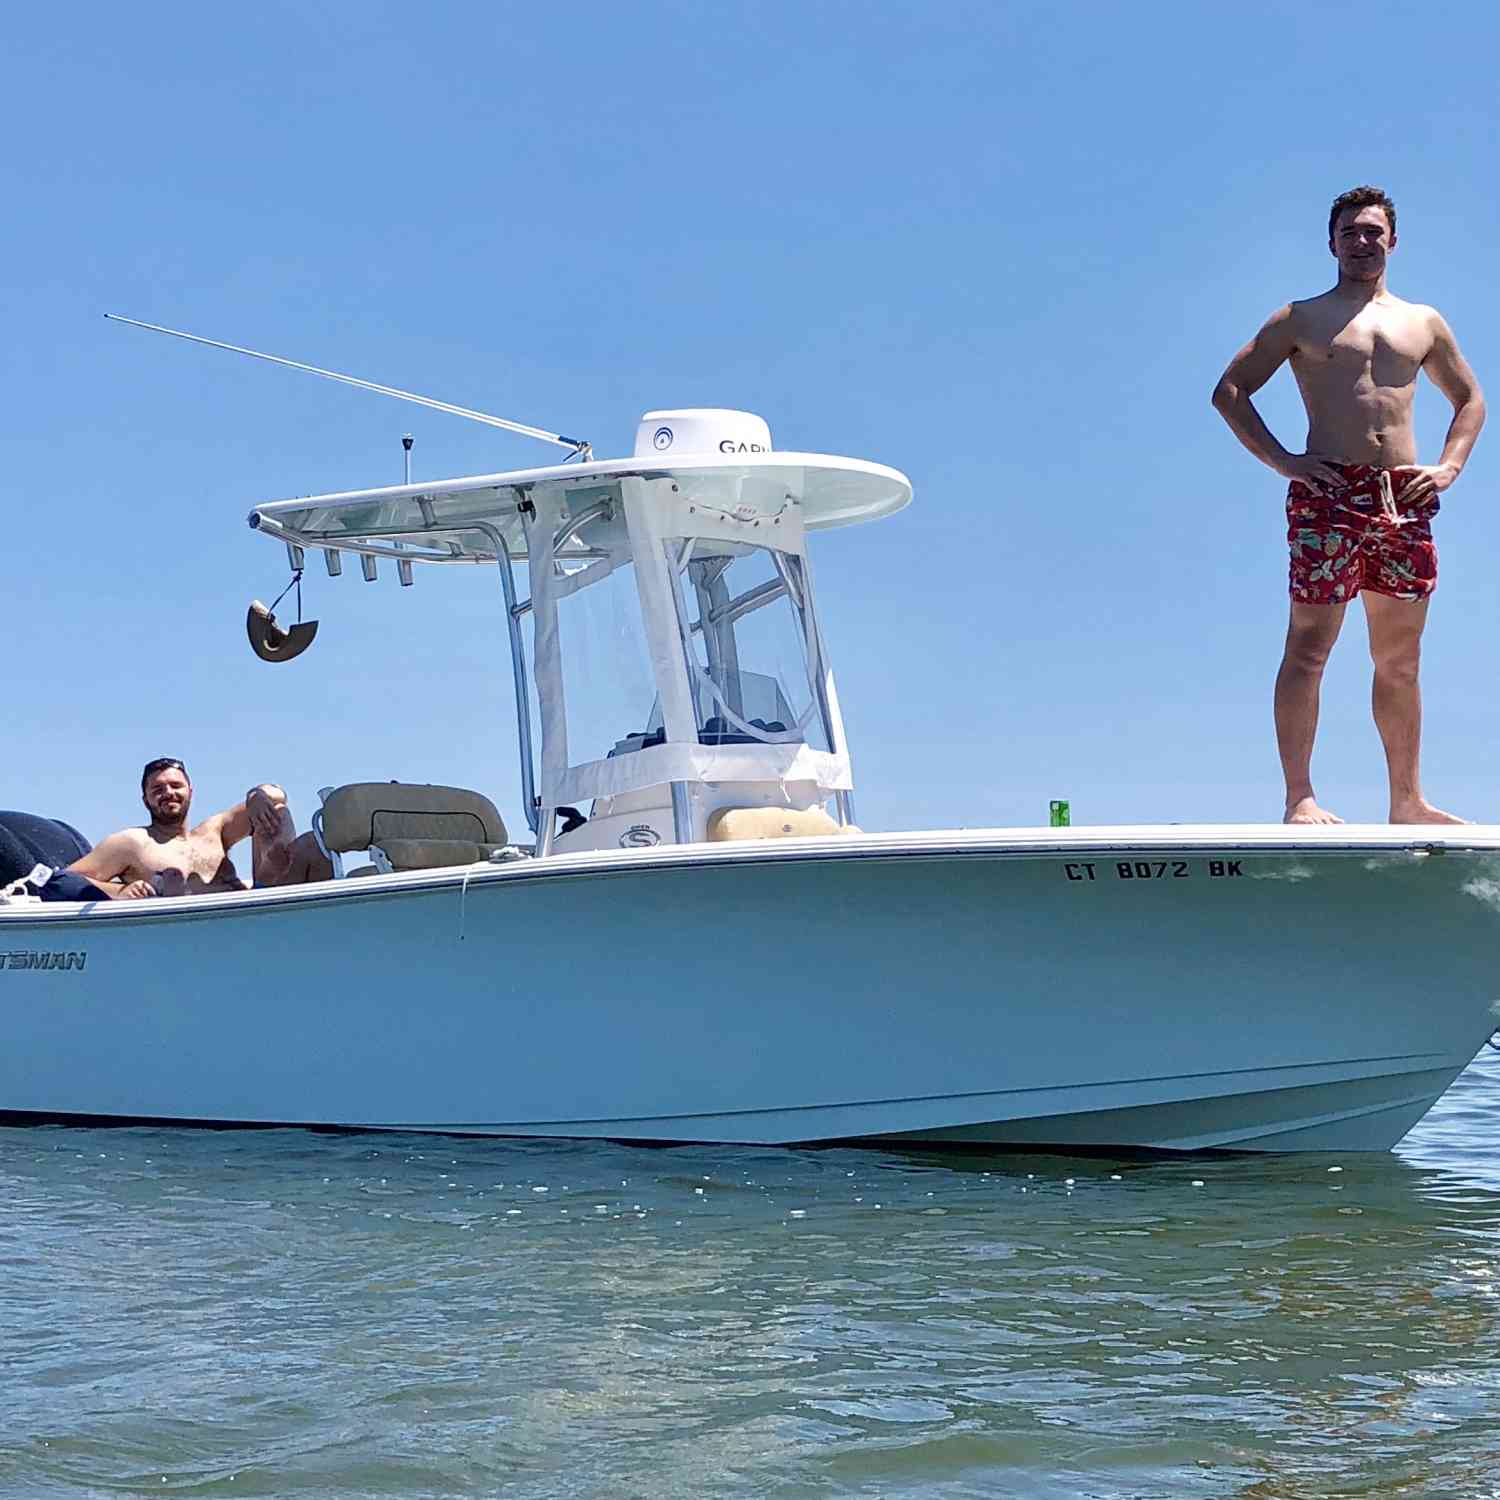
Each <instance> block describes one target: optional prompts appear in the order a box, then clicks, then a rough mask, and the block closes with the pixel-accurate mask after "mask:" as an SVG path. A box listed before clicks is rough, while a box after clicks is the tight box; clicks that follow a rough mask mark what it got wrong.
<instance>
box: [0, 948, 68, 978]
mask: <svg viewBox="0 0 1500 1500" xmlns="http://www.w3.org/2000/svg"><path fill="white" fill-rule="evenodd" d="M88 961H89V956H88V954H87V953H37V952H35V951H33V950H29V949H26V948H13V949H11V950H10V952H8V953H0V973H5V972H8V971H9V970H11V969H65V970H66V969H80V970H81V969H82V968H83V967H84V965H85V964H87V963H88Z"/></svg>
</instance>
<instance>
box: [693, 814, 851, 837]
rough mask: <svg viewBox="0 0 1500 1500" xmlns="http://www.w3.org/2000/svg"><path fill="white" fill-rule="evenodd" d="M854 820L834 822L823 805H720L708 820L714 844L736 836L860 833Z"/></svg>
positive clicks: (813, 835)
mask: <svg viewBox="0 0 1500 1500" xmlns="http://www.w3.org/2000/svg"><path fill="white" fill-rule="evenodd" d="M858 832H859V829H857V828H855V827H854V826H853V824H850V825H849V826H847V827H845V826H843V825H841V824H839V823H836V822H834V820H833V819H832V818H830V817H829V816H828V814H827V813H826V812H824V811H823V809H822V808H821V807H809V808H807V809H805V810H804V811H798V810H796V809H794V808H789V807H721V808H720V809H719V810H718V812H716V813H714V814H713V816H712V817H710V818H709V820H708V840H709V842H710V843H711V844H718V843H728V842H731V841H733V840H736V839H812V838H825V837H827V836H829V835H831V834H836V833H858Z"/></svg>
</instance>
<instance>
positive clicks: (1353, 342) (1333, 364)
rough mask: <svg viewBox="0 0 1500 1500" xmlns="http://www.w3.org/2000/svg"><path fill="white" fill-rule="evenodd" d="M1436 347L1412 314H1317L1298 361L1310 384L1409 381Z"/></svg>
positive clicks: (1304, 337)
mask: <svg viewBox="0 0 1500 1500" xmlns="http://www.w3.org/2000/svg"><path fill="white" fill-rule="evenodd" d="M1431 347H1432V340H1431V336H1430V335H1429V334H1428V332H1427V330H1426V328H1425V327H1424V326H1423V324H1422V323H1421V322H1420V321H1419V320H1417V319H1415V318H1412V317H1406V316H1391V315H1386V316H1362V317H1359V318H1355V319H1353V320H1347V319H1342V318H1332V317H1328V318H1314V319H1310V320H1309V322H1308V324H1307V325H1306V326H1305V327H1304V329H1303V330H1302V332H1301V333H1300V335H1299V337H1298V339H1297V347H1296V350H1295V352H1294V353H1293V356H1292V366H1293V369H1294V370H1295V371H1296V374H1297V376H1298V379H1299V380H1300V381H1303V382H1304V383H1306V382H1313V383H1316V384H1322V383H1323V382H1328V383H1331V384H1334V385H1343V384H1345V383H1347V382H1351V381H1359V380H1368V381H1370V382H1371V383H1373V384H1374V385H1377V386H1396V387H1401V386H1409V385H1412V384H1413V383H1414V382H1415V381H1416V378H1417V372H1418V371H1419V370H1420V369H1421V368H1422V362H1423V360H1425V359H1426V358H1427V355H1428V353H1429V352H1430V351H1431Z"/></svg>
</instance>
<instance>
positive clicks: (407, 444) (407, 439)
mask: <svg viewBox="0 0 1500 1500" xmlns="http://www.w3.org/2000/svg"><path fill="white" fill-rule="evenodd" d="M414 442H416V439H415V438H414V437H413V436H412V435H411V433H409V432H407V433H403V434H402V437H401V448H402V455H403V460H404V463H405V468H406V483H407V484H410V483H411V445H412V444H413V443H414Z"/></svg>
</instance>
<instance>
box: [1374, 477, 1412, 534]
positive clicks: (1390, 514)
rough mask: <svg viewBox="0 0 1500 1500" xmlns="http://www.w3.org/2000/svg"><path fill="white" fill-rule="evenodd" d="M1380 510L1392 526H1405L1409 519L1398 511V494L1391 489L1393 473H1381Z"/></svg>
mask: <svg viewBox="0 0 1500 1500" xmlns="http://www.w3.org/2000/svg"><path fill="white" fill-rule="evenodd" d="M1380 508H1381V509H1382V510H1383V511H1384V512H1385V518H1386V520H1387V521H1389V522H1390V523H1391V525H1392V526H1404V525H1405V524H1406V520H1407V518H1406V517H1405V516H1403V515H1402V514H1401V512H1400V511H1398V510H1397V509H1396V492H1395V491H1394V490H1393V489H1392V488H1391V471H1390V470H1389V469H1382V470H1381V471H1380Z"/></svg>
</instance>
